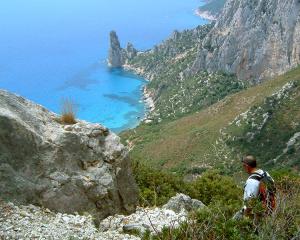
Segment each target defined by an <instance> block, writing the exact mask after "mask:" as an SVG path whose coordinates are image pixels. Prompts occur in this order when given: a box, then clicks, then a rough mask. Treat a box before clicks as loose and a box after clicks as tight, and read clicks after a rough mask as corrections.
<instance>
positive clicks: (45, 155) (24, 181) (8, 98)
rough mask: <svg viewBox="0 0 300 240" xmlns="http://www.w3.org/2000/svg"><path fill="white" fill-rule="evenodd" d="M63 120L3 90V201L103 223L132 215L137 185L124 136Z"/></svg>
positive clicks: (0, 124) (0, 183) (0, 168)
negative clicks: (76, 214)
mask: <svg viewBox="0 0 300 240" xmlns="http://www.w3.org/2000/svg"><path fill="white" fill-rule="evenodd" d="M57 119H58V116H57V115H56V114H54V113H52V112H49V111H48V110H46V109H45V108H43V107H41V106H39V105H37V104H34V103H32V102H30V101H28V100H26V99H24V98H22V97H20V96H16V95H14V94H11V93H9V92H6V91H2V90H0V186H1V187H0V198H2V199H4V200H10V201H14V202H17V203H22V204H27V203H33V204H40V205H43V206H45V207H48V208H49V209H52V210H55V211H60V212H66V213H72V212H90V213H92V214H93V215H94V216H95V217H96V218H99V219H102V218H104V217H106V216H108V215H111V214H115V213H120V212H132V211H133V210H134V209H135V206H136V204H137V186H136V184H135V181H134V178H133V176H132V175H131V169H130V161H129V159H128V156H127V153H128V152H127V150H126V148H124V146H123V145H122V144H121V143H120V139H119V137H118V136H116V135H115V134H114V133H112V132H111V131H109V130H108V129H107V128H106V127H104V126H102V125H100V124H91V123H88V122H84V121H77V123H76V124H74V125H63V124H61V123H59V121H57Z"/></svg>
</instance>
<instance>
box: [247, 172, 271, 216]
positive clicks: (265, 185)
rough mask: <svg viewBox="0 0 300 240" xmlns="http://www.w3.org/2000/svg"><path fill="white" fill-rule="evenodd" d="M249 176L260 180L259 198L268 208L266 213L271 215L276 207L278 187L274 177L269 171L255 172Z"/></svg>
mask: <svg viewBox="0 0 300 240" xmlns="http://www.w3.org/2000/svg"><path fill="white" fill-rule="evenodd" d="M249 178H251V179H255V180H257V181H259V190H258V198H259V199H260V201H261V202H262V204H263V207H264V208H265V209H266V214H268V215H270V214H271V213H272V212H273V211H274V209H275V207H276V198H275V194H276V187H275V182H274V180H273V178H272V177H271V176H270V175H269V174H268V173H267V172H265V171H264V172H263V174H259V173H257V172H255V173H253V174H252V175H251V176H250V177H249Z"/></svg>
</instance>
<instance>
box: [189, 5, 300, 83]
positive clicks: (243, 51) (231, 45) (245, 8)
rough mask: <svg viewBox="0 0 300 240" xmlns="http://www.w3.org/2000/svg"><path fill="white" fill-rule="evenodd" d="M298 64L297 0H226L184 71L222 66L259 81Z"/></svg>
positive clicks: (299, 11) (299, 20)
mask: <svg viewBox="0 0 300 240" xmlns="http://www.w3.org/2000/svg"><path fill="white" fill-rule="evenodd" d="M298 64H300V1H299V0H251V1H250V0H228V1H227V2H226V4H225V6H224V9H223V12H222V14H221V15H220V17H219V18H218V20H217V22H216V24H215V26H214V28H213V29H212V30H211V32H210V33H209V34H208V35H207V36H206V37H205V39H204V40H203V41H202V44H201V46H200V47H199V50H198V54H197V58H196V60H195V62H194V64H193V66H192V67H191V68H190V69H188V70H187V72H189V74H191V75H194V74H196V73H197V72H199V71H200V70H209V71H219V70H222V71H226V72H230V73H234V74H236V75H237V76H238V78H239V79H242V80H254V81H255V82H259V81H261V80H263V79H266V78H270V77H272V76H275V75H279V74H282V73H284V72H286V71H287V70H289V69H291V68H293V67H296V66H297V65H298Z"/></svg>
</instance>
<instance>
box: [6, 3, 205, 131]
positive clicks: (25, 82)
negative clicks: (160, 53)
mask: <svg viewBox="0 0 300 240" xmlns="http://www.w3.org/2000/svg"><path fill="white" fill-rule="evenodd" d="M202 4H203V2H202V1H201V0H109V1H107V0H26V1H24V0H1V1H0V88H1V89H5V90H8V91H11V92H13V93H16V94H18V95H21V96H23V97H26V98H28V99H30V100H32V101H34V102H36V103H38V104H41V105H43V106H45V107H46V108H48V109H49V110H51V111H53V112H56V113H60V112H61V105H62V102H63V101H64V99H68V100H71V101H72V102H73V103H74V105H75V106H76V114H77V117H78V118H80V119H83V120H86V121H89V122H94V123H96V122H97V123H101V124H103V125H105V126H107V127H109V128H110V129H112V130H114V131H116V132H120V131H122V130H125V129H128V128H133V127H135V126H136V125H137V124H138V123H139V121H140V119H142V118H143V117H144V115H145V112H146V111H147V109H146V106H145V104H144V102H143V101H142V92H141V89H142V87H143V86H144V85H145V84H147V81H146V80H145V79H143V78H141V77H138V76H136V75H134V74H132V73H129V72H126V71H124V70H122V69H111V68H109V67H108V66H107V63H106V59H107V56H108V48H109V32H110V31H111V30H115V31H116V32H117V34H118V36H119V39H120V42H121V45H122V46H123V47H125V46H126V44H127V42H131V43H133V45H134V46H135V48H137V49H138V50H147V49H150V48H152V47H153V46H154V45H156V44H158V43H160V42H161V41H163V40H164V39H166V38H168V37H169V36H170V35H171V34H172V32H173V31H174V30H179V31H180V30H183V29H188V28H194V27H196V26H198V25H203V24H205V23H207V21H206V20H204V19H201V18H200V17H198V16H196V15H195V9H196V8H197V7H198V6H201V5H202Z"/></svg>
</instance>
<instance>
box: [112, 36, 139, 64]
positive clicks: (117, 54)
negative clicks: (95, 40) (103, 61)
mask: <svg viewBox="0 0 300 240" xmlns="http://www.w3.org/2000/svg"><path fill="white" fill-rule="evenodd" d="M136 55H137V50H136V49H135V48H134V47H133V45H132V44H131V43H128V44H127V47H126V49H123V48H121V45H120V42H119V38H118V36H117V33H116V32H115V31H111V32H110V48H109V54H108V60H107V61H108V65H109V66H110V67H122V66H123V65H124V64H125V63H126V62H127V61H128V60H130V59H132V58H134V57H135V56H136Z"/></svg>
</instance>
